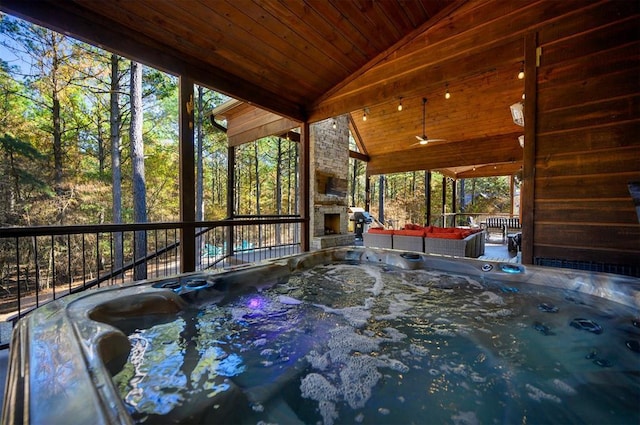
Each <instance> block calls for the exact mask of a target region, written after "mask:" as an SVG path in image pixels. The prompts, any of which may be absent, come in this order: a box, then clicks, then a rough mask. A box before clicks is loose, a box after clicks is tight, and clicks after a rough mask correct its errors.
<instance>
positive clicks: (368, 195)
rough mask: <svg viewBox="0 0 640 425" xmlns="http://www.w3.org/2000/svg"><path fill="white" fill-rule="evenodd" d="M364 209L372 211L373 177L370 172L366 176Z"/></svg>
mask: <svg viewBox="0 0 640 425" xmlns="http://www.w3.org/2000/svg"><path fill="white" fill-rule="evenodd" d="M364 210H365V211H366V212H369V211H371V178H370V177H369V173H366V175H365V178H364Z"/></svg>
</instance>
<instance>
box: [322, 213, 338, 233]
mask: <svg viewBox="0 0 640 425" xmlns="http://www.w3.org/2000/svg"><path fill="white" fill-rule="evenodd" d="M324 234H325V235H337V234H340V214H325V215H324Z"/></svg>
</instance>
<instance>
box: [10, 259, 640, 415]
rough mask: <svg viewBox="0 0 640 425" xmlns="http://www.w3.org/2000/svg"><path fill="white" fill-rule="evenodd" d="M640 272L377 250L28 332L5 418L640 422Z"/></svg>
mask: <svg viewBox="0 0 640 425" xmlns="http://www.w3.org/2000/svg"><path fill="white" fill-rule="evenodd" d="M639 311H640V281H639V280H638V279H633V278H627V277H623V276H615V275H606V274H593V273H584V272H579V271H572V270H563V269H545V268H539V267H524V266H522V265H516V264H511V263H505V264H502V263H491V262H483V261H478V260H472V259H447V258H445V257H437V256H429V255H420V254H415V253H403V252H399V251H393V250H376V249H368V248H357V247H349V248H336V249H330V250H322V251H315V252H311V253H305V254H301V255H296V256H291V257H286V258H283V259H278V260H273V261H269V262H265V263H261V264H259V265H255V266H249V267H244V268H239V269H236V270H231V271H227V272H223V273H216V274H206V273H191V274H184V275H180V276H176V277H174V278H170V279H162V280H155V281H144V282H140V283H138V284H136V285H133V286H127V287H117V288H105V289H102V290H97V291H91V292H86V293H83V294H78V295H76V296H70V297H67V298H64V299H62V300H59V301H57V302H55V303H51V304H48V305H46V306H43V307H41V308H39V309H37V310H35V311H34V312H33V313H31V314H30V315H28V316H27V317H25V318H23V319H22V320H20V321H19V322H18V324H17V325H16V327H15V330H14V333H13V337H12V343H11V354H10V365H9V371H8V378H7V388H6V392H5V398H4V409H3V417H2V419H3V423H5V424H18V423H43V424H52V423H64V424H70V423H78V424H87V423H136V422H140V423H142V422H144V423H252V424H255V423H287V424H291V423H325V424H331V423H462V424H464V423H489V422H496V423H516V422H517V423H543V422H544V423H554V422H555V423H585V422H592V423H596V422H598V423H638V422H639V420H640V411H639V409H638V402H639V397H640V396H639V395H640V354H638V350H639V347H638V345H639V344H638V341H640V329H639V328H638V327H639V326H640V324H639V321H640V320H639V319H638V317H640V314H639Z"/></svg>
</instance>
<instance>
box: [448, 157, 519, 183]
mask: <svg viewBox="0 0 640 425" xmlns="http://www.w3.org/2000/svg"><path fill="white" fill-rule="evenodd" d="M521 169H522V161H515V162H509V163H506V164H487V165H478V166H476V167H475V170H474V169H473V168H472V169H470V170H466V171H460V172H457V173H453V174H454V177H455V178H457V179H473V178H477V177H497V176H512V175H514V174H515V173H517V172H519V171H520V170H521ZM437 171H438V172H440V173H443V174H446V173H445V171H447V170H437ZM447 175H448V174H447Z"/></svg>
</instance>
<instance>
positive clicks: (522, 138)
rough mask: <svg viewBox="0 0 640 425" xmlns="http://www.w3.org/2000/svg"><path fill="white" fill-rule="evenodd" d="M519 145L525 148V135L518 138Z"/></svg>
mask: <svg viewBox="0 0 640 425" xmlns="http://www.w3.org/2000/svg"><path fill="white" fill-rule="evenodd" d="M518 143H519V144H520V147H521V148H524V134H523V135H521V136H518Z"/></svg>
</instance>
